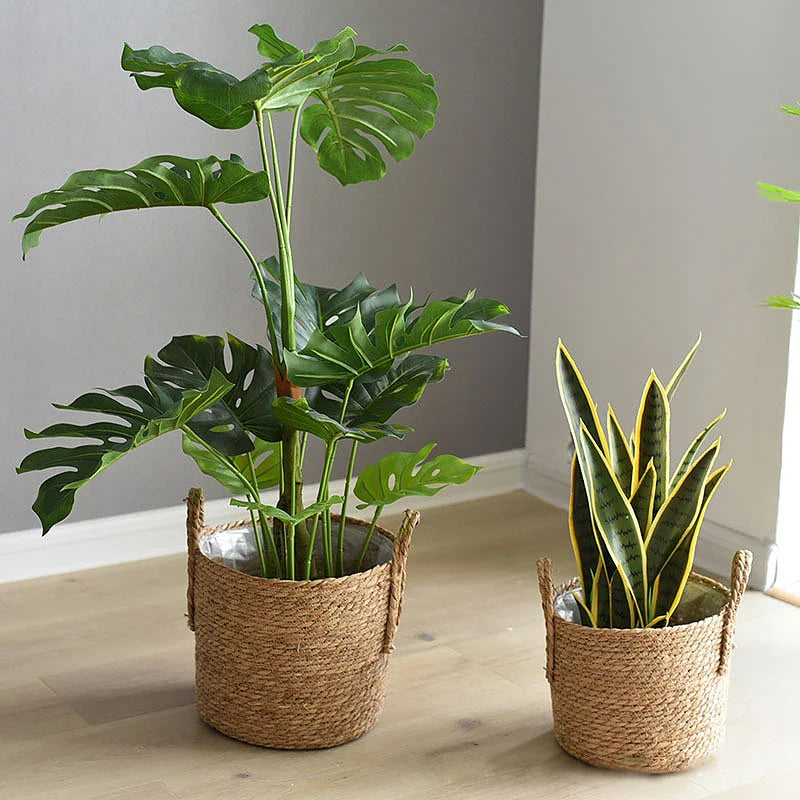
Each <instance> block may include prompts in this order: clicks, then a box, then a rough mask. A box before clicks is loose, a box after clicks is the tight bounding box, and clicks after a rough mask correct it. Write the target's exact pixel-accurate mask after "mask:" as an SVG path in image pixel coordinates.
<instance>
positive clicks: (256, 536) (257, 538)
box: [249, 497, 269, 578]
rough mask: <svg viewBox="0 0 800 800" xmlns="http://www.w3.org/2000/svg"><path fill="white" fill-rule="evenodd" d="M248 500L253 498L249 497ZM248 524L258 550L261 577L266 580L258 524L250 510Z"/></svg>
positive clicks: (253, 512) (266, 575)
mask: <svg viewBox="0 0 800 800" xmlns="http://www.w3.org/2000/svg"><path fill="white" fill-rule="evenodd" d="M249 499H250V500H252V499H253V498H252V497H250V498H249ZM250 524H251V525H252V526H253V536H254V537H255V540H256V547H257V548H258V560H259V561H260V562H261V577H262V578H268V577H269V574H268V572H267V560H266V559H265V558H264V546H263V545H262V544H261V539H260V537H259V535H258V524H257V523H256V512H255V511H253V509H250Z"/></svg>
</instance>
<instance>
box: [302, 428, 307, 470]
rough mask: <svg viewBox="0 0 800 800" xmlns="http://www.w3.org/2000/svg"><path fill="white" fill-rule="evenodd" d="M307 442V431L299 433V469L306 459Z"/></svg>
mask: <svg viewBox="0 0 800 800" xmlns="http://www.w3.org/2000/svg"><path fill="white" fill-rule="evenodd" d="M307 444H308V431H303V433H302V434H301V435H300V469H303V464H305V461H306V445H307Z"/></svg>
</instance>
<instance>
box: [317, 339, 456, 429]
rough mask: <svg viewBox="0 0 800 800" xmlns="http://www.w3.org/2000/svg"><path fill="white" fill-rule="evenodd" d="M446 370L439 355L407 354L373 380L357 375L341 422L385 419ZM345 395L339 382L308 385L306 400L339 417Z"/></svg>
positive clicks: (355, 423) (413, 400) (416, 397)
mask: <svg viewBox="0 0 800 800" xmlns="http://www.w3.org/2000/svg"><path fill="white" fill-rule="evenodd" d="M448 369H450V363H449V362H448V361H447V359H446V358H442V357H441V356H429V355H410V356H406V357H405V358H402V359H401V360H400V361H399V362H398V363H397V364H396V365H395V366H394V367H392V369H390V370H389V371H388V372H387V373H386V374H384V375H381V376H380V377H378V378H377V379H374V380H371V379H370V378H369V376H365V377H363V378H359V379H358V380H357V381H356V382H355V383H354V384H353V386H352V389H351V391H350V396H349V398H348V401H347V410H346V412H345V415H344V422H345V424H347V425H351V426H355V427H360V426H362V425H370V424H374V423H376V422H377V423H382V422H386V421H387V420H389V419H390V418H391V417H392V416H394V414H396V413H397V412H398V411H399V410H400V409H401V408H406V407H407V406H412V405H414V404H415V403H417V402H418V401H419V399H420V398H421V397H422V393H423V392H424V391H425V387H426V386H427V385H428V384H429V383H438V382H439V381H441V380H444V376H445V372H447V370H448ZM346 395H347V383H344V382H342V381H339V382H337V383H331V384H328V385H326V386H325V387H324V388H323V387H319V386H312V387H311V388H309V389H308V391H307V392H306V399H307V400H308V403H309V405H310V406H311V407H312V408H314V409H316V410H317V411H321V412H323V413H325V414H327V415H328V416H329V417H334V418H335V419H340V418H341V415H342V403H343V402H344V398H345V396H346Z"/></svg>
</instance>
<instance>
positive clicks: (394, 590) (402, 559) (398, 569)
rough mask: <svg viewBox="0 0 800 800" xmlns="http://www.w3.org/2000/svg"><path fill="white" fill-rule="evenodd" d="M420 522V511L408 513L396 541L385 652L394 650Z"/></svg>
mask: <svg viewBox="0 0 800 800" xmlns="http://www.w3.org/2000/svg"><path fill="white" fill-rule="evenodd" d="M419 520H420V514H419V511H406V515H405V517H404V518H403V522H402V524H401V525H400V530H399V531H398V532H397V536H395V539H394V553H393V555H392V573H391V583H390V586H389V617H388V619H387V620H386V632H385V634H384V637H383V652H384V653H391V652H392V650H394V635H395V633H396V632H397V626H398V624H399V623H400V612H401V611H402V607H403V590H404V589H405V586H406V561H407V560H408V549H409V547H411V534H412V533H414V528H416V527H417V524H418V523H419Z"/></svg>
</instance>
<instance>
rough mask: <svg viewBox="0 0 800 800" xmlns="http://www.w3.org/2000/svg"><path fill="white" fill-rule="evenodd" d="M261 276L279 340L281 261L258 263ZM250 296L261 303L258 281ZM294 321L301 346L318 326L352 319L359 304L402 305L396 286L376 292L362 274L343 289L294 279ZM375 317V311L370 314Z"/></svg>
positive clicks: (375, 305) (275, 259)
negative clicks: (329, 287)
mask: <svg viewBox="0 0 800 800" xmlns="http://www.w3.org/2000/svg"><path fill="white" fill-rule="evenodd" d="M259 267H260V271H261V276H262V278H263V280H264V285H265V286H266V287H267V296H268V298H269V307H270V309H271V310H272V320H273V324H274V326H275V331H276V333H277V336H278V340H279V341H281V340H282V323H281V319H282V315H281V309H282V304H283V298H282V294H281V284H280V274H281V266H280V261H279V260H278V259H277V258H276V257H275V256H271V257H270V258H268V259H267V260H266V261H263V262H262V263H261V264H260V265H259ZM253 278H255V275H253ZM252 295H253V297H255V298H256V299H257V300H259V301H261V302H262V303H263V302H264V301H263V299H262V296H261V287H260V286H259V282H258V281H257V280H255V279H254V280H253V291H252ZM294 295H295V320H294V329H295V337H296V341H297V347H298V348H303V347H305V346H306V344H308V340H309V339H310V338H311V334H312V333H313V332H314V331H315V330H317V329H318V328H325V327H326V326H328V325H333V324H334V323H336V322H345V321H348V320H350V319H352V317H353V314H355V311H356V309H357V308H358V307H359V305H361V304H362V303H366V308H367V310H369V309H370V308H375V310H377V308H387V307H389V306H390V305H392V304H394V305H396V306H399V305H401V303H400V296H399V295H398V294H397V287H395V286H391V287H389V289H386V290H384V291H383V292H376V290H375V288H374V287H373V286H370V284H369V281H368V280H367V279H366V277H364V273H363V272H362V273H359V274H358V275H357V276H356V277H355V278H354V279H353V280H352V281H351V282H350V283H348V284H347V286H345V287H344V289H328V288H326V287H324V286H314V285H313V284H310V283H302V282H301V281H298V280H295V284H294ZM373 316H374V314H373Z"/></svg>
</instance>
